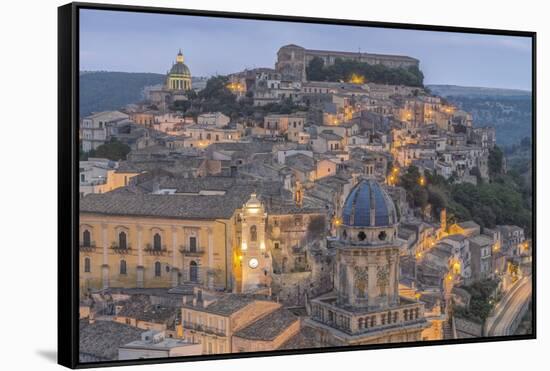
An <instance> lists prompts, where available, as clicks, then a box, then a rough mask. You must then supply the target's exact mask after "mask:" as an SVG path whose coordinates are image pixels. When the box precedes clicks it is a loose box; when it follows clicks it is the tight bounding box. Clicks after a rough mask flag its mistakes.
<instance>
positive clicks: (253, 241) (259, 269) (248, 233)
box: [239, 193, 271, 293]
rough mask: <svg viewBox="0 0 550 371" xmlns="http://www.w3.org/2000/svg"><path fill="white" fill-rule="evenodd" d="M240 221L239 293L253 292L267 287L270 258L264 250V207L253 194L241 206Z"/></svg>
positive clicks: (269, 274)
mask: <svg viewBox="0 0 550 371" xmlns="http://www.w3.org/2000/svg"><path fill="white" fill-rule="evenodd" d="M240 219H241V231H242V233H241V246H240V255H239V260H240V268H241V273H242V274H241V277H242V280H241V290H240V291H241V292H243V293H246V292H254V291H257V290H258V289H261V288H265V287H267V286H268V285H269V279H270V278H271V257H270V255H269V253H268V252H267V250H266V243H265V223H266V220H267V214H266V212H265V208H264V205H263V204H262V202H261V201H260V200H259V199H258V198H257V195H256V194H255V193H253V194H252V195H251V196H250V199H249V200H248V201H247V202H246V203H245V204H244V205H243V208H242V212H241V213H240Z"/></svg>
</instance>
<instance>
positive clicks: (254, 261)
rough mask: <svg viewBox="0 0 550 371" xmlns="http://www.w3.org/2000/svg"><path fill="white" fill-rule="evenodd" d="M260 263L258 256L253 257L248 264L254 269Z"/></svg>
mask: <svg viewBox="0 0 550 371" xmlns="http://www.w3.org/2000/svg"><path fill="white" fill-rule="evenodd" d="M258 264H259V263H258V259H256V258H252V259H250V260H249V261H248V266H249V267H250V268H252V269H254V268H257V267H258Z"/></svg>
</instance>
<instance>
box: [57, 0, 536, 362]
mask: <svg viewBox="0 0 550 371" xmlns="http://www.w3.org/2000/svg"><path fill="white" fill-rule="evenodd" d="M535 45H536V44H535V33H534V32H524V31H509V30H488V29H470V28H457V27H444V26H427V25H411V24H395V23H381V22H367V21H362V20H361V21H360V20H339V19H314V18H303V17H292V16H279V15H277V16H275V15H260V14H246V13H225V12H213V11H209V12H206V11H198V10H179V9H161V8H146V7H132V6H118V5H99V4H84V3H73V4H68V5H65V6H62V7H60V8H59V71H58V73H59V88H58V89H59V92H58V94H59V277H58V284H59V336H58V338H59V362H60V363H61V364H62V365H65V366H68V367H71V368H76V367H79V368H83V367H96V366H113V365H128V364H143V363H161V362H182V361H199V360H209V359H220V358H238V357H253V356H267V355H269V356H272V355H285V354H297V353H300V354H304V353H313V352H335V351H348V350H358V349H375V348H395V347H405V346H423V345H438V344H461V343H472V342H485V341H500V340H518V339H534V338H535V334H536V326H535V320H536V316H535V310H536V305H535V304H536V300H535V276H536V275H535V272H536V269H535V268H536V244H535V236H536V234H535V220H534V216H535V198H536V192H535V184H536V183H535V172H534V168H535V166H534V165H535V151H534V149H535V114H534V113H535V102H536V90H535V72H536V69H535Z"/></svg>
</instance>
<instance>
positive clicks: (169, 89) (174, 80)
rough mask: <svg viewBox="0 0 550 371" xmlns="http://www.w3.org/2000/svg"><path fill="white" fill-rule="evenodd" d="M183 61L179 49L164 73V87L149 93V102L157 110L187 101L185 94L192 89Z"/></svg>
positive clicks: (188, 71) (188, 70) (187, 70)
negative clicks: (174, 59)
mask: <svg viewBox="0 0 550 371" xmlns="http://www.w3.org/2000/svg"><path fill="white" fill-rule="evenodd" d="M184 61H185V59H184V56H183V53H182V51H181V49H180V51H179V52H178V54H177V55H176V61H175V62H174V64H172V67H171V68H170V70H169V71H168V72H167V73H166V79H165V81H164V86H163V87H162V88H161V89H156V90H150V91H149V93H148V94H149V100H150V101H151V103H152V104H154V105H156V106H157V107H158V108H159V109H166V108H168V107H169V106H170V105H171V104H173V103H174V102H176V101H181V100H186V99H187V96H186V93H187V92H188V91H190V90H191V89H192V83H191V81H192V78H191V70H190V69H189V67H188V66H187V65H186V64H185V63H184Z"/></svg>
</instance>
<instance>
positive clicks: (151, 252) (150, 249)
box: [143, 243, 168, 256]
mask: <svg viewBox="0 0 550 371" xmlns="http://www.w3.org/2000/svg"><path fill="white" fill-rule="evenodd" d="M143 251H145V253H147V254H149V255H155V256H163V255H165V254H167V253H168V249H167V248H166V245H162V246H161V248H160V249H159V248H154V247H153V246H152V245H151V244H149V243H148V244H147V246H145V249H143Z"/></svg>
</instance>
